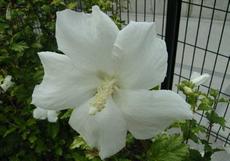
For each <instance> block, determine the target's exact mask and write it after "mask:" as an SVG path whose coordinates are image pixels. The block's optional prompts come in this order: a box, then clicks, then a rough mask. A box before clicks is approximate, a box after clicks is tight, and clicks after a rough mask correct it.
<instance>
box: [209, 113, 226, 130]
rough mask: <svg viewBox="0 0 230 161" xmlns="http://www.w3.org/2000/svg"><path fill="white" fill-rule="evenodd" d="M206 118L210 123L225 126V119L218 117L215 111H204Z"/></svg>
mask: <svg viewBox="0 0 230 161" xmlns="http://www.w3.org/2000/svg"><path fill="white" fill-rule="evenodd" d="M206 116H207V119H208V120H209V121H210V123H211V124H213V123H216V124H219V125H221V127H222V128H224V127H225V119H224V117H220V116H219V115H218V114H217V113H216V112H215V111H212V112H210V113H209V112H206Z"/></svg>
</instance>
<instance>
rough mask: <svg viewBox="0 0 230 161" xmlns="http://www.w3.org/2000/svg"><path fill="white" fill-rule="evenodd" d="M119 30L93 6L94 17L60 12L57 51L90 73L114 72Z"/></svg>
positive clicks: (57, 28)
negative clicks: (114, 52)
mask: <svg viewBox="0 0 230 161" xmlns="http://www.w3.org/2000/svg"><path fill="white" fill-rule="evenodd" d="M118 31H119V29H118V28H117V26H116V25H115V24H114V22H113V21H112V20H111V19H110V18H109V16H107V15H106V14H104V13H103V12H102V11H100V9H99V7H98V6H93V7H92V14H85V13H79V12H74V11H72V10H64V11H60V12H57V21H56V39H57V43H58V48H59V50H61V51H62V52H64V53H65V54H66V55H68V56H69V57H71V58H72V59H73V60H74V61H75V63H76V64H77V65H78V66H81V67H84V68H86V69H89V70H99V71H100V70H103V71H105V70H106V71H105V72H111V71H112V69H113V68H112V63H113V61H112V48H113V43H114V41H115V39H116V36H117V33H118Z"/></svg>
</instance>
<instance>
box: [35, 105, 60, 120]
mask: <svg viewBox="0 0 230 161" xmlns="http://www.w3.org/2000/svg"><path fill="white" fill-rule="evenodd" d="M57 115H58V114H57V112H56V111H54V110H45V109H42V108H39V107H37V108H35V109H34V111H33V117H34V118H35V119H39V120H45V119H48V121H49V122H57V119H58V117H57Z"/></svg>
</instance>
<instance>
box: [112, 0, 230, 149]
mask: <svg viewBox="0 0 230 161" xmlns="http://www.w3.org/2000/svg"><path fill="white" fill-rule="evenodd" d="M229 5H230V1H229V0H218V1H217V0H168V1H167V0H114V4H113V7H114V8H116V9H119V14H120V18H121V19H122V20H124V21H125V23H126V24H127V23H129V21H131V20H133V21H156V22H157V33H158V35H159V36H160V37H161V38H162V39H165V41H166V45H167V50H168V54H169V59H168V72H167V77H166V79H165V81H164V82H163V84H162V88H164V89H173V90H175V91H176V88H175V86H173V85H175V84H178V83H180V82H181V81H182V80H189V79H190V78H191V74H192V72H193V71H196V72H199V73H201V74H202V73H208V74H210V76H211V77H210V80H209V82H207V83H206V84H202V85H201V86H200V90H202V91H204V92H207V93H208V92H209V90H210V88H211V87H212V88H214V89H217V90H218V91H219V94H220V95H221V96H223V97H227V98H230V81H229V79H230V73H229V71H230V69H229V68H230V67H229V61H230V41H229V37H230V7H229ZM228 108H229V104H227V106H226V105H219V106H218V107H217V109H216V110H217V112H218V114H219V115H221V116H224V117H225V118H226V120H227V124H226V125H227V127H226V129H225V131H223V130H222V129H221V127H216V126H214V127H213V128H211V129H210V130H211V131H210V134H211V136H212V139H213V141H221V142H224V143H225V145H226V144H230V121H229V122H228V120H230V111H229V112H228ZM197 119H199V121H200V123H201V124H204V125H206V127H208V124H206V123H207V120H206V118H204V117H203V114H202V113H198V114H197Z"/></svg>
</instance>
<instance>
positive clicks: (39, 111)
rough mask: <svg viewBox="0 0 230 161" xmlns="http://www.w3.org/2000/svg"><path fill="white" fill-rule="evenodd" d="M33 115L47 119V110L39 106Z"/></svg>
mask: <svg viewBox="0 0 230 161" xmlns="http://www.w3.org/2000/svg"><path fill="white" fill-rule="evenodd" d="M33 117H34V118H35V119H39V120H45V119H46V118H47V110H44V109H42V108H39V107H37V108H35V109H34V110H33Z"/></svg>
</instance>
